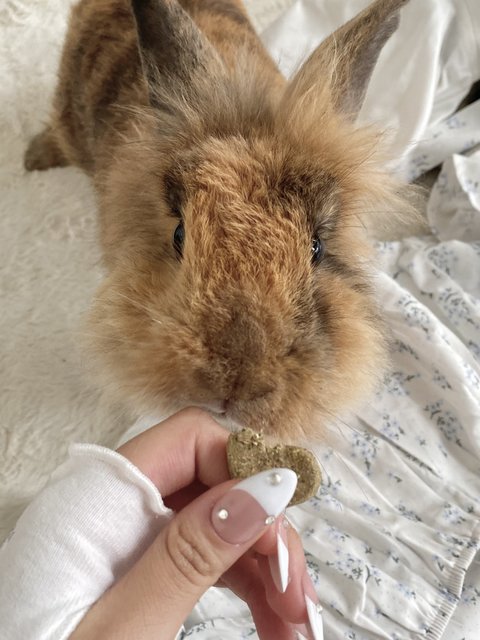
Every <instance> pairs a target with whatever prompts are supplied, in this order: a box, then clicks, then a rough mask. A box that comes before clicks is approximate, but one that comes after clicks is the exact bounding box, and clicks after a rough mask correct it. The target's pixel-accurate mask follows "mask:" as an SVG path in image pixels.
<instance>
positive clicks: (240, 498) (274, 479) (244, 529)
mask: <svg viewBox="0 0 480 640" xmlns="http://www.w3.org/2000/svg"><path fill="white" fill-rule="evenodd" d="M296 486H297V475H296V473H295V472H293V471H292V470H291V469H270V470H267V471H262V472H261V473H257V474H256V475H254V476H251V477H250V478H246V480H242V481H241V482H239V483H238V484H237V485H235V486H234V487H233V489H230V491H228V492H227V493H226V494H225V495H224V496H223V497H222V498H220V500H218V502H217V503H216V504H215V506H214V507H213V509H212V525H213V528H214V529H215V531H216V532H217V533H218V535H219V536H220V537H221V538H222V539H223V540H225V542H229V543H230V544H243V543H245V542H248V541H249V540H252V539H254V538H255V537H257V536H258V534H259V533H260V532H261V531H262V530H263V529H264V528H265V527H266V526H268V525H270V524H273V522H275V518H276V517H277V516H278V515H279V514H280V513H282V511H283V510H284V509H285V507H286V506H287V504H288V503H289V502H290V500H291V498H292V496H293V494H294V493H295V489H296Z"/></svg>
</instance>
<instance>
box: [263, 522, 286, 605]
mask: <svg viewBox="0 0 480 640" xmlns="http://www.w3.org/2000/svg"><path fill="white" fill-rule="evenodd" d="M288 526H289V525H288V521H287V519H286V518H285V517H281V518H278V520H277V522H276V524H275V527H276V534H277V552H276V554H274V555H272V556H269V558H268V564H269V566H270V573H271V575H272V579H273V582H274V584H275V586H276V587H277V589H278V590H279V591H280V593H285V591H286V590H287V587H288V583H289V580H290V576H289V571H288V565H289V559H290V555H289V553H288V537H287V527H288Z"/></svg>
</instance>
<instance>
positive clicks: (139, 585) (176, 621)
mask: <svg viewBox="0 0 480 640" xmlns="http://www.w3.org/2000/svg"><path fill="white" fill-rule="evenodd" d="M296 485H297V476H296V474H295V473H294V472H293V471H291V470H290V469H271V470H268V471H263V472H261V473H259V474H257V475H255V476H252V477H250V478H247V479H246V480H242V481H241V482H239V483H237V484H234V483H232V481H230V482H225V483H223V484H221V485H218V486H216V487H214V488H213V489H210V490H209V491H207V492H206V493H204V494H202V495H201V496H200V497H199V498H197V499H196V500H195V501H193V502H192V503H190V504H189V505H188V506H187V507H185V508H184V509H183V510H182V511H181V512H180V513H178V514H177V515H176V516H175V517H174V518H173V519H172V521H171V522H170V523H169V525H168V526H167V527H166V528H164V529H163V530H162V531H161V532H160V534H159V535H158V537H157V538H156V539H155V541H154V542H153V543H152V545H151V546H150V547H149V549H148V550H147V551H146V552H145V554H144V555H143V556H142V558H141V559H140V560H139V561H138V562H137V564H136V565H135V566H134V567H133V568H132V569H131V570H130V571H129V573H128V574H127V575H126V576H125V580H124V581H123V582H124V584H123V585H122V588H123V589H127V591H128V595H127V594H124V596H126V598H125V600H128V602H129V605H128V606H129V609H130V616H132V614H134V613H135V612H134V611H132V595H133V596H134V599H135V603H136V604H135V605H134V606H135V608H136V607H138V608H139V611H138V612H137V613H138V616H135V618H136V619H137V621H138V620H141V622H142V628H143V625H144V628H145V630H146V631H147V630H150V633H151V634H152V635H151V637H152V638H165V640H167V639H170V638H175V636H176V633H177V632H178V630H179V628H180V627H181V625H182V624H183V622H184V620H185V619H186V617H187V616H188V614H189V613H190V612H191V610H192V609H193V607H194V606H195V604H196V602H197V601H198V600H199V599H200V597H201V596H202V595H203V593H204V592H205V591H206V590H207V589H208V588H209V587H211V586H212V585H214V584H215V583H216V582H217V581H218V579H219V578H220V576H221V575H222V574H223V573H225V571H227V569H229V568H230V567H231V566H232V564H234V563H235V562H236V561H237V560H238V559H239V558H240V557H241V556H242V555H243V554H244V553H245V552H246V551H247V550H248V549H249V548H250V547H251V546H252V545H253V544H254V543H255V542H256V541H257V540H258V539H259V538H260V537H261V536H262V535H263V534H264V533H265V532H266V530H267V528H268V527H269V526H271V525H272V524H273V522H274V520H275V518H276V517H277V516H278V515H280V513H282V512H283V511H284V509H285V508H286V506H287V504H288V503H289V501H290V499H291V498H292V496H293V494H294V492H295V488H296ZM116 586H120V583H119V584H118V585H116ZM136 594H139V596H138V595H136ZM147 638H150V636H149V635H145V636H143V635H142V640H147Z"/></svg>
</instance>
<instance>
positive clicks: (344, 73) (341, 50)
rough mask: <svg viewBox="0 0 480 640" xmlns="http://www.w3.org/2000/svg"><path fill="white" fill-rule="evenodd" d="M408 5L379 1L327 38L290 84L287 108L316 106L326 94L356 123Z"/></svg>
mask: <svg viewBox="0 0 480 640" xmlns="http://www.w3.org/2000/svg"><path fill="white" fill-rule="evenodd" d="M407 2H408V0H376V1H375V2H373V3H372V4H370V5H369V6H368V7H367V8H366V9H365V10H364V11H362V12H361V13H360V14H358V15H357V16H356V17H355V18H353V19H352V20H350V21H349V22H347V23H346V24H345V25H343V26H342V27H340V28H339V29H337V31H335V32H334V33H333V34H332V35H330V36H329V37H328V38H326V39H325V40H324V41H323V42H322V43H321V44H320V45H319V47H317V49H315V51H314V52H313V53H312V54H311V56H310V57H309V58H308V59H307V61H306V62H305V63H304V65H303V66H302V67H301V68H300V70H299V71H298V73H297V74H296V76H295V77H294V78H293V80H292V81H291V82H290V83H289V85H288V87H287V90H286V94H285V98H284V104H285V106H286V107H287V108H288V107H294V105H295V104H297V105H298V103H299V101H302V102H303V104H305V101H306V103H307V104H308V103H309V102H312V103H315V102H318V98H319V96H320V95H321V96H322V99H325V98H326V97H327V96H326V93H327V94H328V98H329V101H330V104H331V106H333V108H334V109H335V110H336V111H337V112H340V113H342V114H344V115H346V116H348V117H349V118H351V119H352V120H353V119H355V118H356V116H357V114H358V112H359V111H360V108H361V106H362V103H363V99H364V97H365V93H366V90H367V86H368V82H369V80H370V76H371V74H372V71H373V69H374V67H375V64H376V62H377V59H378V56H379V54H380V52H381V50H382V48H383V46H384V44H385V43H386V42H387V40H388V39H389V38H390V36H391V35H392V34H393V33H394V32H395V31H396V29H397V27H398V24H399V21H400V18H399V10H400V9H401V7H402V6H403V5H404V4H406V3H407ZM325 85H327V86H325ZM325 90H327V91H326V93H325ZM312 106H313V105H312Z"/></svg>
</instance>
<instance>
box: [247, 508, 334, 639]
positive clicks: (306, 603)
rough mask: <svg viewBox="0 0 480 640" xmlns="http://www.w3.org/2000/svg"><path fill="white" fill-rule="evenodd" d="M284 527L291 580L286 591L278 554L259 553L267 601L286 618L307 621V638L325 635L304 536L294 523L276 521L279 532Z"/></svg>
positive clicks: (300, 621) (294, 620)
mask: <svg viewBox="0 0 480 640" xmlns="http://www.w3.org/2000/svg"><path fill="white" fill-rule="evenodd" d="M279 529H280V530H281V529H283V530H284V531H282V535H283V534H284V533H286V535H285V536H284V540H285V547H286V549H287V550H288V551H287V555H288V579H287V586H286V589H285V590H283V588H279V587H282V585H281V581H280V580H279V572H278V571H277V570H276V567H277V566H278V564H277V563H278V559H277V558H276V557H275V556H268V557H266V556H262V555H259V556H258V568H259V571H260V574H261V576H262V579H263V582H264V584H265V590H266V595H267V600H268V603H269V605H270V607H271V608H272V610H273V611H276V612H277V613H278V614H279V615H281V616H282V617H283V618H284V619H286V620H288V621H290V622H294V623H296V624H306V626H307V628H308V630H309V631H308V635H307V637H311V638H314V639H315V640H317V638H322V637H323V630H322V626H323V623H322V618H321V613H320V611H321V607H320V606H319V599H318V596H317V594H316V591H315V587H314V585H313V583H312V580H311V578H310V576H309V575H308V571H307V566H306V562H305V555H304V551H303V546H302V541H301V539H300V536H299V535H298V533H297V532H296V531H295V529H294V528H293V527H291V526H289V527H287V528H286V529H285V528H284V527H283V522H282V519H280V518H279V519H278V520H277V523H276V531H277V532H278V531H279Z"/></svg>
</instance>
